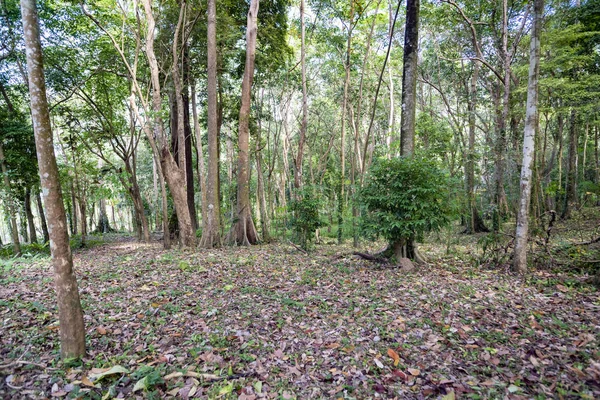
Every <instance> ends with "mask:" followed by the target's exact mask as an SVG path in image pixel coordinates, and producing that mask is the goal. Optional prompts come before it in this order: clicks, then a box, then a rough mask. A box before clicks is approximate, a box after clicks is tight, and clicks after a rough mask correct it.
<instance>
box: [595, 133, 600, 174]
mask: <svg viewBox="0 0 600 400" xmlns="http://www.w3.org/2000/svg"><path fill="white" fill-rule="evenodd" d="M599 130H600V129H599V128H598V126H596V129H595V130H594V131H595V134H594V160H595V161H596V165H595V167H594V170H595V171H596V174H595V183H596V185H600V157H598V131H599Z"/></svg>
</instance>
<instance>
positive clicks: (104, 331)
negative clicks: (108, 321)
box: [96, 326, 106, 335]
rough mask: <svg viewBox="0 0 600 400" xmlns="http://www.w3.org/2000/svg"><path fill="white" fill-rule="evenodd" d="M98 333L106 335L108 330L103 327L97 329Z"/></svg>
mask: <svg viewBox="0 0 600 400" xmlns="http://www.w3.org/2000/svg"><path fill="white" fill-rule="evenodd" d="M96 331H97V332H98V333H99V334H101V335H106V328H104V327H103V326H99V327H97V328H96Z"/></svg>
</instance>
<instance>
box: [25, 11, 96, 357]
mask: <svg viewBox="0 0 600 400" xmlns="http://www.w3.org/2000/svg"><path fill="white" fill-rule="evenodd" d="M21 15H22V18H23V32H24V36H25V47H26V49H27V51H26V55H27V69H28V72H29V95H30V101H31V115H32V119H33V128H34V133H35V143H36V150H37V157H38V167H39V174H40V180H41V185H42V192H43V194H44V204H45V205H46V208H47V213H48V220H49V222H50V226H49V228H50V229H49V231H50V240H51V243H50V250H51V253H52V261H53V265H54V275H55V285H56V295H57V300H58V315H59V323H60V347H61V349H60V350H61V356H62V357H63V358H78V357H83V356H84V355H85V327H84V324H83V312H82V309H81V302H80V300H79V292H78V289H77V279H76V278H75V274H74V273H73V259H72V256H71V248H70V246H69V234H68V232H67V219H66V215H65V208H64V204H63V200H62V191H61V188H60V181H59V175H58V166H57V164H56V158H55V156H54V146H53V143H52V130H51V124H50V114H49V112H48V102H47V100H46V87H45V82H44V70H43V61H42V48H41V43H40V35H39V25H38V18H37V10H36V4H35V0H22V1H21Z"/></svg>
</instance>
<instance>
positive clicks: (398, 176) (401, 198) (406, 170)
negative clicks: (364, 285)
mask: <svg viewBox="0 0 600 400" xmlns="http://www.w3.org/2000/svg"><path fill="white" fill-rule="evenodd" d="M450 189H451V179H450V177H449V176H448V174H447V173H445V172H444V171H442V170H441V169H440V168H438V166H437V165H436V163H435V162H434V161H432V160H430V159H426V158H424V157H421V156H414V157H400V158H394V159H391V160H385V159H382V160H379V161H378V162H376V163H375V165H374V166H373V168H372V169H371V172H370V177H369V180H368V181H367V184H366V185H365V186H364V188H363V189H362V190H361V192H360V202H361V203H362V205H363V207H364V213H363V219H362V229H363V232H364V233H366V234H367V236H370V237H377V236H382V237H383V238H385V239H386V240H388V241H389V243H390V247H389V248H390V250H391V251H392V252H393V253H392V254H390V255H392V256H395V257H396V258H399V256H401V255H400V254H401V253H400V252H399V251H398V250H400V247H403V246H404V247H405V248H406V247H409V246H410V244H411V242H412V241H413V240H418V239H420V238H422V237H423V234H424V233H425V232H428V231H437V230H439V229H441V228H442V227H444V226H446V225H447V224H448V223H449V222H450V218H451V217H452V216H453V214H454V213H455V210H456V205H455V204H454V202H453V201H452V196H451V191H450ZM402 252H403V253H406V254H407V255H406V256H408V257H409V258H413V257H412V255H411V254H410V251H402Z"/></svg>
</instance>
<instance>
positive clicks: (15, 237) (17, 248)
mask: <svg viewBox="0 0 600 400" xmlns="http://www.w3.org/2000/svg"><path fill="white" fill-rule="evenodd" d="M0 166H1V167H2V180H3V183H4V190H5V192H6V201H7V202H8V205H7V208H8V214H9V218H10V237H11V240H12V246H13V253H15V255H21V242H20V241H19V230H18V229H17V210H16V209H15V205H14V202H13V199H12V198H11V195H10V186H11V185H10V179H9V177H8V168H7V167H6V158H5V157H4V148H3V147H2V143H0Z"/></svg>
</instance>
